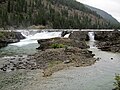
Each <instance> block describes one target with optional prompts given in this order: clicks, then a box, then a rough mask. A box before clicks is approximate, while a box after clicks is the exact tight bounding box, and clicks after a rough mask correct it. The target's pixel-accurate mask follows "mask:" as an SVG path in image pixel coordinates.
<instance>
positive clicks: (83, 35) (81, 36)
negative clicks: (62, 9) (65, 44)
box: [69, 31, 89, 41]
mask: <svg viewBox="0 0 120 90" xmlns="http://www.w3.org/2000/svg"><path fill="white" fill-rule="evenodd" d="M69 38H70V39H74V40H78V41H88V40H89V36H88V32H84V31H73V32H72V33H71V34H70V36H69Z"/></svg>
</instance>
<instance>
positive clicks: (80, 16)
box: [0, 0, 113, 29]
mask: <svg viewBox="0 0 120 90" xmlns="http://www.w3.org/2000/svg"><path fill="white" fill-rule="evenodd" d="M31 25H36V26H39V25H41V26H45V28H113V26H112V25H111V24H110V23H109V22H108V21H106V20H105V19H103V18H102V17H101V16H100V15H98V14H97V13H96V12H94V11H92V10H90V9H88V8H87V7H85V6H84V5H83V4H81V3H79V2H77V1H75V0H5V2H4V3H1V4H0V27H3V28H6V29H7V28H9V27H14V28H25V27H29V26H31Z"/></svg>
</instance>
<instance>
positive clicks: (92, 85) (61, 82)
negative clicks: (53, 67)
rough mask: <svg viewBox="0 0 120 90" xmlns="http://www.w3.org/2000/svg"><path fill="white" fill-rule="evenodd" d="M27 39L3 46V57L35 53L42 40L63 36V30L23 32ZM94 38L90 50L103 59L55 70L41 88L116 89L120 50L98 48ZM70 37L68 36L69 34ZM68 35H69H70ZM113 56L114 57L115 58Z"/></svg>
mask: <svg viewBox="0 0 120 90" xmlns="http://www.w3.org/2000/svg"><path fill="white" fill-rule="evenodd" d="M22 34H23V35H24V36H26V39H24V40H21V41H20V42H18V43H13V44H9V45H8V46H7V47H5V48H2V49H0V54H1V55H3V56H5V55H6V56H7V55H16V54H32V53H35V52H37V50H36V49H35V48H37V47H38V46H39V45H38V44H37V40H38V39H45V38H52V37H60V36H61V32H34V33H31V34H30V33H27V32H22ZM88 35H89V37H90V41H89V42H87V43H88V45H90V48H89V50H91V51H93V53H94V54H95V58H100V60H99V61H97V62H96V63H95V64H94V65H92V66H88V67H79V68H78V67H77V68H76V67H71V68H70V69H67V70H61V71H58V72H56V73H54V74H53V75H52V76H51V77H50V78H48V79H47V80H46V81H44V83H42V84H41V85H38V86H37V87H39V88H42V90H112V89H113V82H114V76H115V73H120V53H112V52H105V51H101V50H99V49H97V47H96V45H95V42H96V41H95V40H94V33H93V32H89V33H88ZM67 36H68V35H67ZM67 36H66V37H67ZM111 58H113V59H111Z"/></svg>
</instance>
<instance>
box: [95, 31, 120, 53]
mask: <svg viewBox="0 0 120 90" xmlns="http://www.w3.org/2000/svg"><path fill="white" fill-rule="evenodd" d="M95 40H98V42H97V46H98V48H99V49H101V50H103V51H111V52H120V32H119V31H117V30H115V31H104V32H95Z"/></svg>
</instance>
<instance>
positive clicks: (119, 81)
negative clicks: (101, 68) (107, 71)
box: [114, 74, 120, 90]
mask: <svg viewBox="0 0 120 90" xmlns="http://www.w3.org/2000/svg"><path fill="white" fill-rule="evenodd" d="M114 86H115V89H114V90H120V74H116V75H115V82H114Z"/></svg>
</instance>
